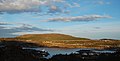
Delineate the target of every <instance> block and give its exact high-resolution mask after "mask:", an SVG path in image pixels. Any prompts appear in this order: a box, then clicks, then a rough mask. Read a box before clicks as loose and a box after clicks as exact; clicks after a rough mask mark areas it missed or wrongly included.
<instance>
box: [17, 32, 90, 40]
mask: <svg viewBox="0 0 120 61" xmlns="http://www.w3.org/2000/svg"><path fill="white" fill-rule="evenodd" d="M16 38H21V39H31V40H89V39H87V38H78V37H74V36H71V35H65V34H58V33H49V34H26V35H21V36H18V37H16Z"/></svg>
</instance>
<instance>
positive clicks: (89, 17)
mask: <svg viewBox="0 0 120 61" xmlns="http://www.w3.org/2000/svg"><path fill="white" fill-rule="evenodd" d="M101 18H111V16H108V15H103V16H102V15H84V16H75V17H58V18H50V19H47V20H44V21H46V22H55V21H63V22H69V21H93V20H97V19H101Z"/></svg>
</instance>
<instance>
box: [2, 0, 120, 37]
mask: <svg viewBox="0 0 120 61" xmlns="http://www.w3.org/2000/svg"><path fill="white" fill-rule="evenodd" d="M119 4H120V1H119V0H0V37H15V36H18V35H22V34H29V33H30V34H34V33H35V34H39V33H40V34H41V33H62V34H69V35H73V36H77V37H86V38H91V39H101V38H111V39H120V27H119V26H120V19H119V18H120V7H119Z"/></svg>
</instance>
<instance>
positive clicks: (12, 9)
mask: <svg viewBox="0 0 120 61" xmlns="http://www.w3.org/2000/svg"><path fill="white" fill-rule="evenodd" d="M56 3H60V4H61V6H62V5H63V4H66V3H65V0H0V13H22V12H38V13H41V11H49V12H50V13H51V11H54V12H55V11H56V12H61V11H60V10H62V9H63V8H61V9H60V7H59V6H57V4H56ZM75 5H76V4H75ZM43 6H44V7H46V8H48V10H44V9H43V10H42V9H41V7H43ZM54 12H53V13H54Z"/></svg>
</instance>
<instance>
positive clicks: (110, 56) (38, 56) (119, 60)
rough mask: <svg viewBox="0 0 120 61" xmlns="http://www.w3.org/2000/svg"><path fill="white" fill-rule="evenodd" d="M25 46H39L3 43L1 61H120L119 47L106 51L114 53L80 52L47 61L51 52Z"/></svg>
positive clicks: (0, 52) (60, 55)
mask: <svg viewBox="0 0 120 61" xmlns="http://www.w3.org/2000/svg"><path fill="white" fill-rule="evenodd" d="M25 45H27V46H28V47H29V45H30V46H37V45H36V44H33V43H32V44H31V43H28V42H20V41H19V42H18V41H1V42H0V61H120V48H119V47H111V48H106V49H105V50H114V51H115V52H114V53H96V52H94V51H93V50H79V51H76V53H71V54H58V55H54V56H53V57H51V58H48V59H47V58H45V57H47V56H48V55H49V52H45V51H38V50H32V49H24V48H23V47H26V46H25ZM97 50H98V49H97ZM103 50H104V49H103Z"/></svg>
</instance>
